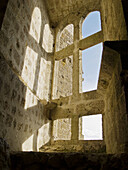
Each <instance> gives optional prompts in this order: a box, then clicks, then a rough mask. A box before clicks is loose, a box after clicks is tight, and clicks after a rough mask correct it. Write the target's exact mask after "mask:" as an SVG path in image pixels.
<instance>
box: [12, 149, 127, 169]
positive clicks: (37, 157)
mask: <svg viewBox="0 0 128 170" xmlns="http://www.w3.org/2000/svg"><path fill="white" fill-rule="evenodd" d="M11 163H12V170H54V169H55V170H57V169H58V170H93V169H94V170H111V169H112V170H119V169H120V170H127V169H128V154H118V155H109V154H82V153H43V152H18V153H11Z"/></svg>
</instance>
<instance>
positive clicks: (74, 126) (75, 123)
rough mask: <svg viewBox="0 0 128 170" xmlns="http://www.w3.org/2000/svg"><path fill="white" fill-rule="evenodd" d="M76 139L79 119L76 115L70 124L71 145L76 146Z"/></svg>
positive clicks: (77, 137)
mask: <svg viewBox="0 0 128 170" xmlns="http://www.w3.org/2000/svg"><path fill="white" fill-rule="evenodd" d="M78 139H79V117H78V115H73V116H72V122H71V140H72V142H73V144H77V141H78Z"/></svg>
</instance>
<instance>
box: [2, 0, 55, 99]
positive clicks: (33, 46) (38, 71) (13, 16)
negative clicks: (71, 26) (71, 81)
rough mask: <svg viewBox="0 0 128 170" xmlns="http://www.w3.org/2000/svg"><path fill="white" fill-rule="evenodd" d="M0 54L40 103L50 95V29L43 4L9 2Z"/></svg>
mask: <svg viewBox="0 0 128 170" xmlns="http://www.w3.org/2000/svg"><path fill="white" fill-rule="evenodd" d="M0 44H1V47H0V51H1V53H2V54H3V56H4V57H5V58H6V60H7V62H8V64H9V65H10V67H11V68H12V69H13V70H14V71H15V73H16V74H17V75H18V76H19V77H20V79H21V81H23V83H24V84H25V85H26V86H28V87H29V89H30V90H31V91H32V92H33V93H34V94H35V95H36V96H37V97H38V98H39V99H41V100H48V99H49V95H50V84H51V83H50V80H51V67H52V66H51V65H52V64H51V62H52V57H51V55H52V51H53V30H52V29H51V28H50V26H49V18H48V14H47V10H46V7H45V4H44V1H40V0H38V1H34V0H33V1H31V2H30V1H20V0H9V2H8V6H7V9H6V13H5V16H4V20H3V25H2V28H1V31H0Z"/></svg>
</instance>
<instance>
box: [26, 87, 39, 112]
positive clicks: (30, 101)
mask: <svg viewBox="0 0 128 170" xmlns="http://www.w3.org/2000/svg"><path fill="white" fill-rule="evenodd" d="M37 104H38V100H37V98H36V97H35V96H34V95H33V93H32V92H31V91H30V90H29V89H28V88H27V90H26V96H25V106H24V109H28V108H30V107H33V106H36V105H37Z"/></svg>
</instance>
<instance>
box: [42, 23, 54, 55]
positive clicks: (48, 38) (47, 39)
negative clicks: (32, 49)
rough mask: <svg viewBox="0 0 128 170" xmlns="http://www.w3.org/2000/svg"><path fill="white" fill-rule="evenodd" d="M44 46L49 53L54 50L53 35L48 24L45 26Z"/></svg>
mask: <svg viewBox="0 0 128 170" xmlns="http://www.w3.org/2000/svg"><path fill="white" fill-rule="evenodd" d="M42 47H43V49H44V50H45V51H46V52H47V53H50V52H52V51H53V35H52V32H51V30H50V27H49V25H48V24H45V26H44V32H43V42H42Z"/></svg>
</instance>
